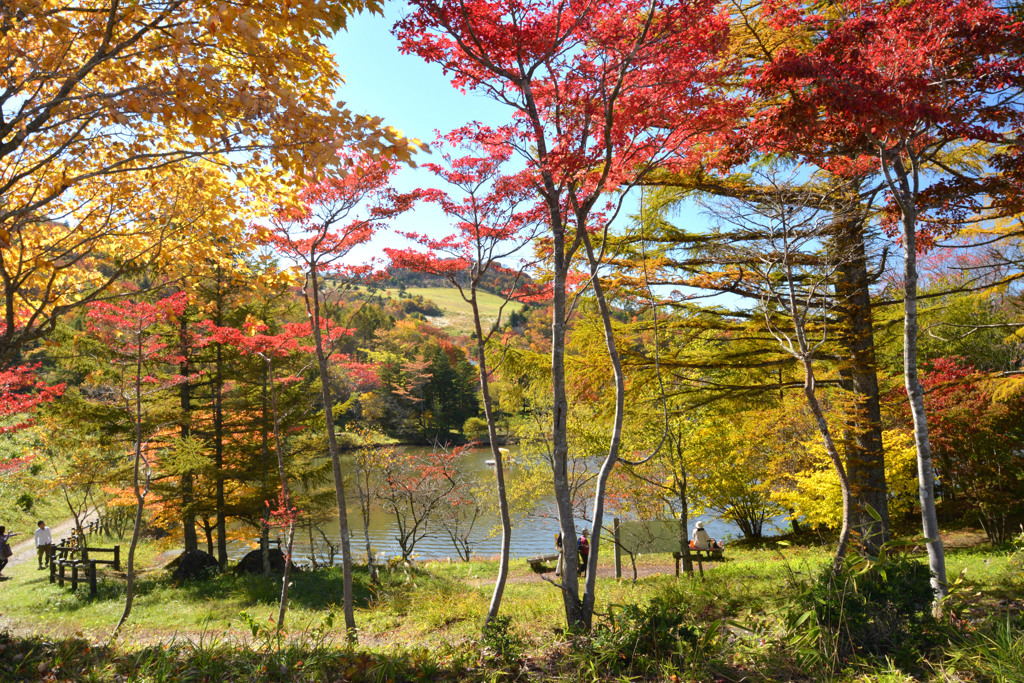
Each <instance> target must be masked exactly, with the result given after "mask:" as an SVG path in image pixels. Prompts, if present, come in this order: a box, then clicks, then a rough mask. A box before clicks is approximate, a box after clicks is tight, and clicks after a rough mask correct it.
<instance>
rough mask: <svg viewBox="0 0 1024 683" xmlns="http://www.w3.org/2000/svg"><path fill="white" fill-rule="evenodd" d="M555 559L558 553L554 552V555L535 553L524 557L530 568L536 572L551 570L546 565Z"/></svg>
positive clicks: (556, 559) (555, 560)
mask: <svg viewBox="0 0 1024 683" xmlns="http://www.w3.org/2000/svg"><path fill="white" fill-rule="evenodd" d="M557 561H558V553H555V554H554V555H537V556H536V557H528V558H526V562H527V564H529V565H530V569H532V570H533V571H535V572H537V573H538V574H541V573H544V572H549V571H552V569H551V568H550V567H548V566H547V563H548V562H557Z"/></svg>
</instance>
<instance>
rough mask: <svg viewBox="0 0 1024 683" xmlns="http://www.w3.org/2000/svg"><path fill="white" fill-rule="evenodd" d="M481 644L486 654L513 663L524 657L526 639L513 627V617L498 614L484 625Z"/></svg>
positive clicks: (504, 662) (494, 658) (499, 660)
mask: <svg viewBox="0 0 1024 683" xmlns="http://www.w3.org/2000/svg"><path fill="white" fill-rule="evenodd" d="M481 644H482V645H483V648H484V654H485V656H486V655H490V658H491V659H493V660H495V661H497V662H500V663H503V664H513V663H515V662H518V661H520V660H521V659H522V658H523V652H524V650H525V649H526V640H525V639H523V637H522V636H520V635H519V634H518V633H516V632H515V631H514V630H513V629H512V617H508V616H503V615H498V616H495V617H494V618H493V619H491V620H490V621H489V622H488V623H487V625H486V626H484V633H483V638H482V640H481Z"/></svg>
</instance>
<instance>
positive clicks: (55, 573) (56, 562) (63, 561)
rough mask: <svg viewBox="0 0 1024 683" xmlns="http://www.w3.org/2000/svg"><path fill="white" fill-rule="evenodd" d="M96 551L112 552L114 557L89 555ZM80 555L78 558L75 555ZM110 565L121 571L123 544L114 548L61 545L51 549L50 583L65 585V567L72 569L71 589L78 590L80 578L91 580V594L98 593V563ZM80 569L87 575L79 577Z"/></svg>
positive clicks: (63, 542) (62, 542)
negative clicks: (108, 558) (105, 557)
mask: <svg viewBox="0 0 1024 683" xmlns="http://www.w3.org/2000/svg"><path fill="white" fill-rule="evenodd" d="M95 553H112V554H113V559H110V560H98V559H95V558H94V557H89V556H90V555H92V554H95ZM76 554H78V555H79V557H78V558H76V557H75V555H76ZM100 564H105V565H110V566H112V567H113V568H114V570H115V571H121V546H119V545H115V546H114V547H113V548H86V547H81V546H77V545H67V544H66V541H61V543H60V545H58V546H56V547H54V548H52V549H51V551H50V583H56V584H58V585H59V586H60V587H61V588H63V587H64V578H65V572H64V570H65V569H68V568H70V569H71V577H70V578H71V590H78V582H79V580H82V581H86V580H88V582H89V595H96V565H100ZM79 570H85V576H84V577H82V578H81V579H79Z"/></svg>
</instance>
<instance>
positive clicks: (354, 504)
mask: <svg viewBox="0 0 1024 683" xmlns="http://www.w3.org/2000/svg"><path fill="white" fill-rule="evenodd" d="M490 458H491V452H490V450H489V449H478V450H471V451H468V452H467V453H466V455H465V457H464V458H463V459H462V461H461V463H460V469H461V470H462V472H463V473H464V474H466V475H468V476H469V477H471V478H473V479H475V480H476V481H480V482H483V481H493V479H494V468H493V467H492V466H490V465H487V464H486V463H487V460H489V459H490ZM513 476H515V473H514V471H508V469H507V470H506V478H509V477H513ZM346 495H347V498H346V500H347V501H348V503H349V510H348V520H349V529H350V532H351V534H352V538H351V541H350V542H351V547H352V552H353V555H354V557H356V558H363V557H365V553H366V550H365V544H366V542H365V540H364V535H363V524H362V515H361V513H360V510H359V503H358V497H357V496H356V495H355V491H351V492H349V491H346ZM614 516H615V511H614V510H610V511H606V513H605V520H606V523H607V525H608V526H610V525H611V520H612V517H614ZM697 519H698V518H697V517H694V516H692V515H691V518H690V531H692V528H693V524H694V523H695V522H696V521H697ZM699 519H700V520H701V521H703V522H704V527H705V528H706V529H707V530H708V533H709V534H710V535H711V536H712V537H713V538H716V539H725V540H728V539H730V538H739V537H741V536H742V534H741V533H740V531H739V529H738V528H737V527H736V526H735V525H734V524H732V523H730V522H725V521H722V520H719V519H716V518H715V517H713V516H712V515H710V514H709V515H704V516H701V517H699ZM781 522H782V520H777V523H781ZM576 526H577V528H590V523H589V522H588V521H586V520H577V523H576ZM772 528H773V526H772V525H771V524H768V525H766V529H765V531H766V532H768V531H769V530H770V529H772ZM322 529H323V531H324V532H325V533H326V534H327V535H328V536H329V537H330V538H331V540H332V542H333V543H334V544H335V545H337V543H338V521H337V519H336V518H335V519H334V520H331V521H330V522H329V523H327V524H324V525H323V526H322ZM396 529H397V525H396V522H395V519H394V517H393V516H392V515H390V514H389V513H387V512H386V511H385V510H384V509H382V508H381V507H380V506H379V505H376V504H375V505H373V507H372V509H371V511H370V524H369V531H370V544H371V547H372V548H373V550H374V552H375V553H376V555H377V557H385V558H386V557H394V556H399V555H400V554H401V550H400V548H399V545H398V541H397V540H396V535H397V533H396ZM558 531H559V525H558V519H557V514H556V512H555V505H554V496H553V494H549V495H547V496H545V497H543V498H542V499H541V501H540V503H539V504H538V505H537V507H536V509H535V511H534V512H533V513H532V514H530V515H528V516H526V517H525V518H523V519H522V521H521V522H520V523H519V524H518V525H515V526H513V527H512V538H511V549H510V552H511V555H512V557H514V558H520V557H530V556H534V555H548V554H551V553H554V552H555V547H554V538H555V534H557V533H558ZM470 538H471V541H472V543H473V550H472V552H473V555H475V556H478V557H496V556H497V555H498V554H499V553H500V544H501V536H500V529H499V528H498V513H497V509H494V510H493V511H485V513H484V514H483V515H482V516H481V518H480V519H478V520H477V522H476V525H475V526H474V529H473V533H472V535H471V536H470ZM606 540H607V539H606ZM314 544H315V547H316V554H317V560H318V561H319V562H320V563H326V556H327V552H326V546H325V545H324V544H323V543H322V541H321V542H316V541H314ZM602 547H603V548H604V549H607V548H608V546H607V545H605V544H604V543H603V544H602ZM309 549H310V547H309V539H308V534H307V533H306V532H305V531H304V530H301V529H299V530H296V539H295V551H294V556H295V559H296V561H297V562H306V561H308V559H309V555H310V553H309ZM414 554H415V556H416V557H418V558H420V559H443V558H447V557H451V558H452V559H458V553H457V551H456V550H455V548H454V546H453V545H452V542H451V540H450V539H449V538H448V536H447V534H445V532H444V530H443V529H442V528H440V527H439V526H437V525H434V526H433V527H430V529H429V532H428V534H427V536H426V537H424V538H423V539H422V540H421V541H419V542H418V543H417V544H416V549H415V553H414ZM335 561H336V562H340V558H335ZM357 561H358V560H357Z"/></svg>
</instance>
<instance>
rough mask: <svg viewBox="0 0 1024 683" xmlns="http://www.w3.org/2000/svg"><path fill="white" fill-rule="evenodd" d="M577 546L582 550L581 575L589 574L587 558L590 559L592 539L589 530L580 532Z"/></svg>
mask: <svg viewBox="0 0 1024 683" xmlns="http://www.w3.org/2000/svg"><path fill="white" fill-rule="evenodd" d="M576 546H577V547H578V548H579V551H580V576H586V575H587V560H588V559H590V539H588V538H587V530H586V529H584V530H583V531H581V532H580V535H579V538H578V539H576Z"/></svg>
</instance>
